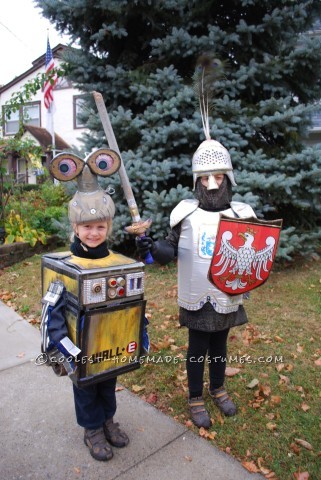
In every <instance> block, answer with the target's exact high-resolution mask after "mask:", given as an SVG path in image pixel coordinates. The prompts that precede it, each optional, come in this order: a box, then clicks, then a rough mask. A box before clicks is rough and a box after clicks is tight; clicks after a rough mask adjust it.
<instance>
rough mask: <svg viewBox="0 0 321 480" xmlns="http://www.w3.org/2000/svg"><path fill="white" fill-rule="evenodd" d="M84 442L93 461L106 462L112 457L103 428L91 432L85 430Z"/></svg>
mask: <svg viewBox="0 0 321 480" xmlns="http://www.w3.org/2000/svg"><path fill="white" fill-rule="evenodd" d="M84 442H85V444H86V445H87V447H88V448H89V452H90V454H91V456H92V457H94V459H95V460H99V461H102V462H106V461H107V460H110V459H111V458H112V457H113V451H112V449H111V447H110V445H109V444H108V443H107V441H106V438H105V435H104V430H103V428H97V429H93V430H90V429H87V428H85V436H84Z"/></svg>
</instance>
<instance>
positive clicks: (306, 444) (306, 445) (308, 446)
mask: <svg viewBox="0 0 321 480" xmlns="http://www.w3.org/2000/svg"><path fill="white" fill-rule="evenodd" d="M294 441H295V442H296V443H297V444H299V445H301V447H303V448H306V449H307V450H313V447H312V445H311V443H309V442H307V441H306V440H302V439H301V438H295V439H294Z"/></svg>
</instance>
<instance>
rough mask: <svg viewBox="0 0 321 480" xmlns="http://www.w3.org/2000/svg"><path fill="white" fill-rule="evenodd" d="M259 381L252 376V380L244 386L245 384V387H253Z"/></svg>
mask: <svg viewBox="0 0 321 480" xmlns="http://www.w3.org/2000/svg"><path fill="white" fill-rule="evenodd" d="M259 383H260V382H259V380H258V379H257V378H253V380H252V381H251V382H250V383H249V384H248V385H246V386H247V388H255V387H257V386H258V384H259Z"/></svg>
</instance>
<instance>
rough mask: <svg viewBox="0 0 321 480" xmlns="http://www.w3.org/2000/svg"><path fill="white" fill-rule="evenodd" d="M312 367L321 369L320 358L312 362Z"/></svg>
mask: <svg viewBox="0 0 321 480" xmlns="http://www.w3.org/2000/svg"><path fill="white" fill-rule="evenodd" d="M314 365H316V366H317V367H321V357H320V358H318V360H315V361H314Z"/></svg>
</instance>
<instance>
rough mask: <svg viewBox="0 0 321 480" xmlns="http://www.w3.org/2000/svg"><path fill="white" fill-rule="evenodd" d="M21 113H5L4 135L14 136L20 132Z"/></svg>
mask: <svg viewBox="0 0 321 480" xmlns="http://www.w3.org/2000/svg"><path fill="white" fill-rule="evenodd" d="M19 118H20V112H19V111H17V112H11V113H10V114H8V113H7V112H6V111H5V112H4V134H5V135H14V134H15V133H17V131H18V130H19Z"/></svg>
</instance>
